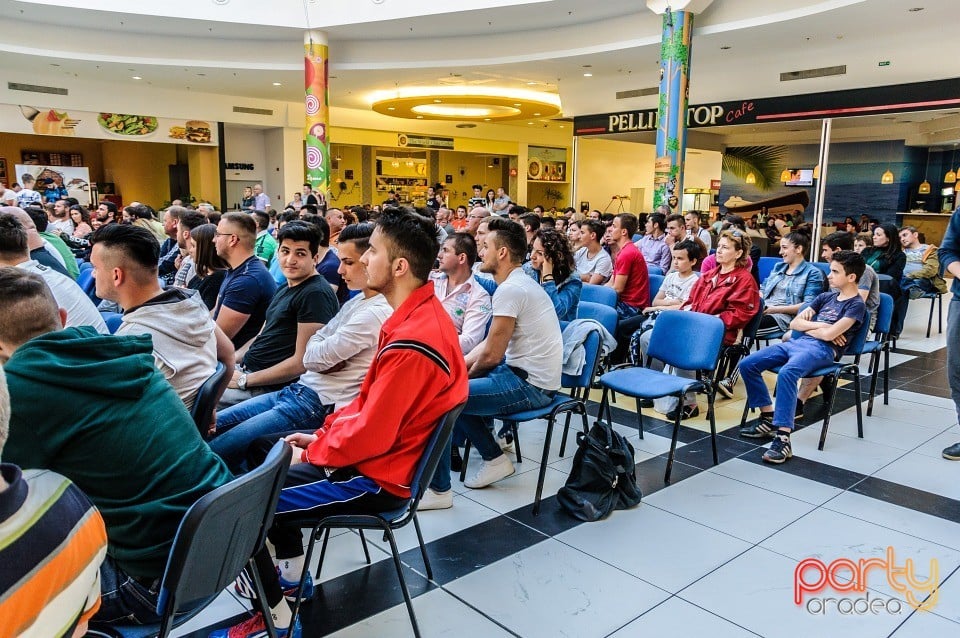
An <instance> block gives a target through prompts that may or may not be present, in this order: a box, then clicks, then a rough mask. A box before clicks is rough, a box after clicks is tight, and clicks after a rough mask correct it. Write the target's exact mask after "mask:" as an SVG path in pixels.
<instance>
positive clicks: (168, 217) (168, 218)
mask: <svg viewBox="0 0 960 638" xmlns="http://www.w3.org/2000/svg"><path fill="white" fill-rule="evenodd" d="M187 212H188V211H187V209H186V208H184V207H183V206H170V207H168V208H167V209H166V210H165V211H163V218H162V221H161V223H162V224H163V232H164V233H166V234H167V238H166V239H165V240H164V241H163V243H162V244H160V261H159V262H158V266H159V268H158V272H159V274H160V276H161V277H163V281H164V286H165V287H166V286H169V285H170V284H172V283H173V279H174V277H175V276H176V274H177V268H178V265H177V264H178V263H179V262H180V259H181V255H182V254H183V253H185V252H186V250H185V249H184V248H182V247H181V246H180V242H178V241H177V230H178V228H179V226H180V218H181V217H182V216H183V215H184V214H185V213H187Z"/></svg>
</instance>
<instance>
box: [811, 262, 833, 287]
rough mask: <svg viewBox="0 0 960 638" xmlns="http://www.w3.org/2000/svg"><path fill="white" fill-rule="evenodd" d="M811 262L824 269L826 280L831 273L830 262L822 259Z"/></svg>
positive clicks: (828, 285)
mask: <svg viewBox="0 0 960 638" xmlns="http://www.w3.org/2000/svg"><path fill="white" fill-rule="evenodd" d="M810 263H811V264H813V265H814V266H816V267H817V268H819V269H820V270H822V271H823V280H824V281H826V280H827V275H829V274H830V264H828V263H826V262H822V261H811V262H810ZM826 285H827V287H828V288H829V287H830V284H826Z"/></svg>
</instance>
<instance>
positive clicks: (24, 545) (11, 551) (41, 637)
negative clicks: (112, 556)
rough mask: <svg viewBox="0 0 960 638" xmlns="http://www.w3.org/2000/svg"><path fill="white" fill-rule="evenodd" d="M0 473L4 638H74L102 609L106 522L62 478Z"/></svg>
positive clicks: (0, 622)
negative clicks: (3, 487) (79, 626)
mask: <svg viewBox="0 0 960 638" xmlns="http://www.w3.org/2000/svg"><path fill="white" fill-rule="evenodd" d="M0 472H2V473H3V478H4V480H5V481H6V482H7V484H8V487H7V489H6V490H4V491H2V492H0V638H8V637H12V636H22V637H24V638H28V637H37V638H51V637H56V636H70V635H71V634H72V633H73V630H74V628H75V627H76V626H77V624H78V623H81V622H86V621H88V620H89V619H90V618H91V617H92V616H93V614H94V613H96V611H97V609H98V608H99V607H100V563H101V562H102V561H103V558H104V556H105V555H106V552H107V533H106V529H105V528H104V524H103V519H102V518H101V517H100V513H99V512H98V511H97V510H96V508H95V507H94V506H93V505H92V504H91V503H90V501H89V500H88V499H87V497H86V496H85V495H84V494H83V492H81V491H80V490H79V488H77V487H76V486H75V485H74V484H73V483H71V482H70V481H69V480H68V479H66V478H64V477H63V476H61V475H59V474H56V473H54V472H50V471H48V470H27V471H25V472H22V473H21V471H20V468H18V467H17V466H16V465H9V464H4V465H0Z"/></svg>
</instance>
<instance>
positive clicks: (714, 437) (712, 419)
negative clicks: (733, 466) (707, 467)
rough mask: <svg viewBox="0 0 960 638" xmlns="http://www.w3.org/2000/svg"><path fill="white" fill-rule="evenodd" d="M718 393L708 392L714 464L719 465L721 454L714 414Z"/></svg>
mask: <svg viewBox="0 0 960 638" xmlns="http://www.w3.org/2000/svg"><path fill="white" fill-rule="evenodd" d="M716 399H717V394H716V392H708V393H707V404H708V407H707V412H708V415H707V416H708V417H709V419H710V439H711V440H712V442H713V464H714V465H718V464H719V463H720V456H719V455H718V453H717V418H716V416H715V414H714V411H713V407H714V404H715V403H716Z"/></svg>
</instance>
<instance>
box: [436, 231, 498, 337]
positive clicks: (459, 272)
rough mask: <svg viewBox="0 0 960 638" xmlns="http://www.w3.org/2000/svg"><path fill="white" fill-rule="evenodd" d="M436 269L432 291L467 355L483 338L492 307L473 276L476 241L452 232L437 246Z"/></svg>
mask: <svg viewBox="0 0 960 638" xmlns="http://www.w3.org/2000/svg"><path fill="white" fill-rule="evenodd" d="M439 260H440V271H439V272H438V273H435V274H434V275H433V276H432V279H433V286H434V292H436V294H437V298H438V299H440V303H441V304H443V308H444V310H446V311H447V314H449V315H450V318H451V319H452V320H453V325H454V326H455V327H456V329H457V334H458V335H460V349H461V350H462V351H463V354H464V355H466V354H469V353H470V351H471V350H473V349H474V348H475V347H476V346H477V344H479V343H480V342H481V341H483V338H484V336H486V332H487V321H488V320H489V319H490V313H491V311H492V307H491V305H490V303H491V302H490V295H489V293H487V291H486V290H484V289H483V286H481V285H480V284H479V283H478V282H477V280H476V279H474V277H473V264H474V263H475V262H476V261H477V244H476V242H475V241H474V239H473V237H471V236H470V235H468V234H467V233H454V234H453V235H451V236H450V237H448V238H447V240H446V241H445V242H443V245H442V246H441V247H440V256H439Z"/></svg>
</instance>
